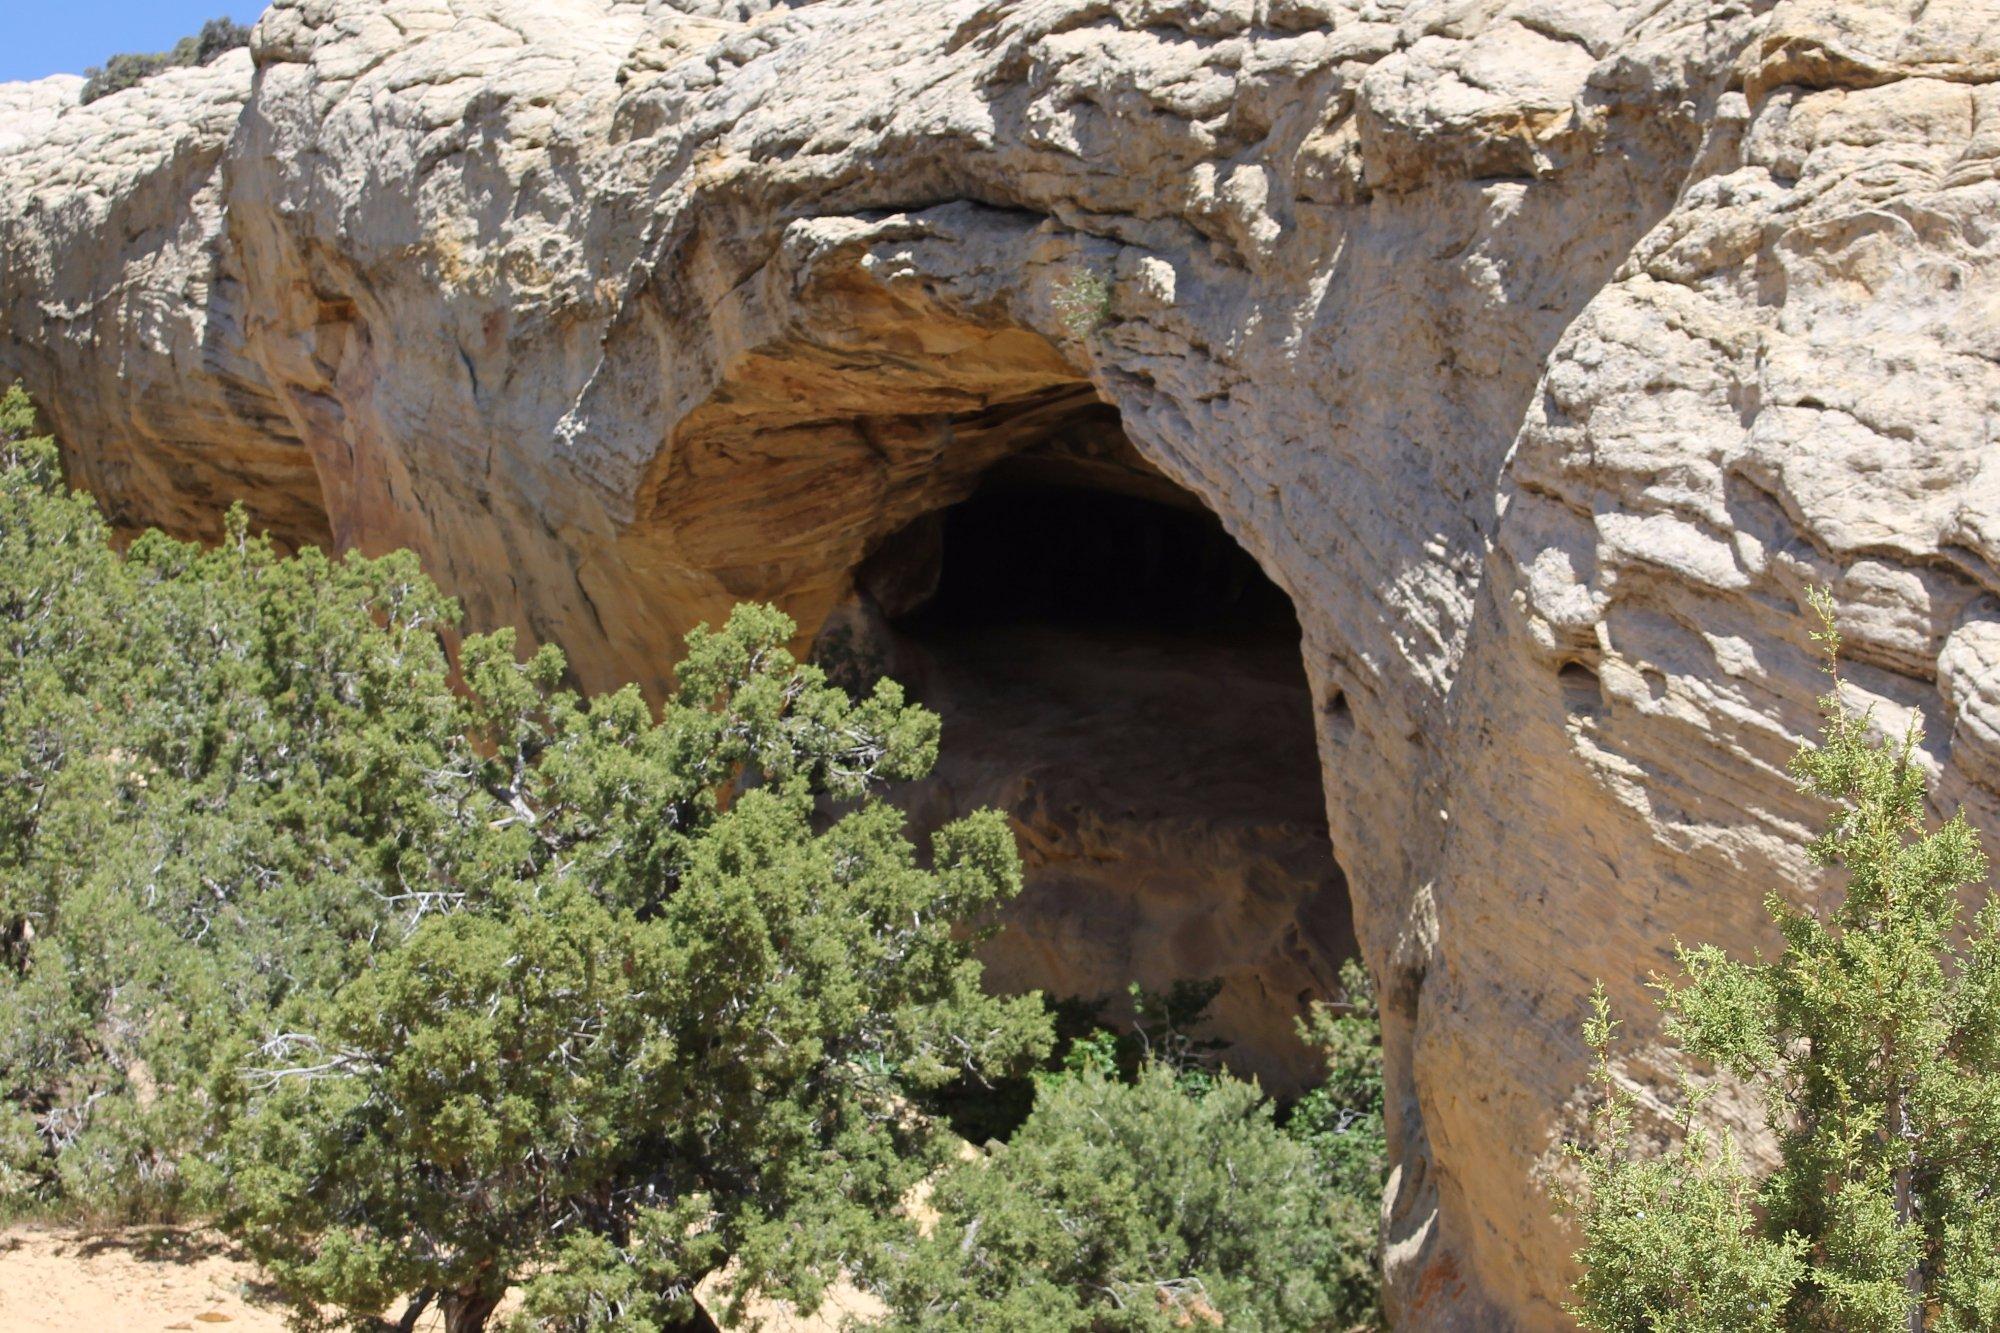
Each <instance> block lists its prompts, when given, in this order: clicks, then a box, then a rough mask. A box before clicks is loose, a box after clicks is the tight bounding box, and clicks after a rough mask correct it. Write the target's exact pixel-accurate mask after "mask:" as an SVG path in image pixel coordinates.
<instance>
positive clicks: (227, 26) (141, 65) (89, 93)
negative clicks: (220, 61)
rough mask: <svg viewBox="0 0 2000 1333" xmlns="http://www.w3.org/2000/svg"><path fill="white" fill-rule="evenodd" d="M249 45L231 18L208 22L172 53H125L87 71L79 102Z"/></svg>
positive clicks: (242, 29) (247, 34) (247, 36)
mask: <svg viewBox="0 0 2000 1333" xmlns="http://www.w3.org/2000/svg"><path fill="white" fill-rule="evenodd" d="M248 45H250V29H248V28H246V27H245V26H243V25H242V24H241V23H238V22H236V21H235V20H234V19H230V18H219V19H210V20H209V21H208V22H206V23H204V24H202V25H201V31H200V32H198V33H196V34H195V35H194V36H192V37H183V38H181V39H180V40H179V41H178V42H176V43H174V48H173V50H171V51H154V52H150V53H144V54H140V53H132V52H125V53H121V54H119V55H115V56H112V57H111V58H110V59H109V60H107V61H105V62H104V63H103V64H102V65H93V66H92V67H91V68H90V69H89V70H87V71H86V78H85V80H84V84H83V94H82V98H81V100H82V102H83V103H84V104H85V105H88V104H89V103H91V102H95V101H96V100H97V99H98V98H100V97H109V96H110V95H111V94H112V93H116V92H123V91H124V90H125V89H127V88H131V87H134V86H136V85H137V84H140V83H143V82H145V81H146V80H147V79H150V78H152V77H153V76H154V75H155V74H159V73H163V72H164V71H166V70H170V69H185V68H187V67H188V66H190V65H206V64H209V63H211V62H212V61H214V60H215V59H216V58H217V57H218V56H221V55H222V54H223V53H224V52H227V51H233V50H235V49H236V48H237V47H239V46H248Z"/></svg>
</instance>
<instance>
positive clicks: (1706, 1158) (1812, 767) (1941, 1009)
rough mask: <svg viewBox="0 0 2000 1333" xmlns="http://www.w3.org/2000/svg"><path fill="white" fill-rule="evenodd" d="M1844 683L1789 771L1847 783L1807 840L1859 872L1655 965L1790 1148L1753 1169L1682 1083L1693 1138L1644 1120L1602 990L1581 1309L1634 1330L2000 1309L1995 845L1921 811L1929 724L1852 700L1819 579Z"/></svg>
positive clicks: (1574, 1196)
mask: <svg viewBox="0 0 2000 1333" xmlns="http://www.w3.org/2000/svg"><path fill="white" fill-rule="evenodd" d="M1814 606H1815V609H1816V610H1817V611H1818V612H1819V614H1820V616H1821V618H1822V622H1823V628H1822V630H1821V631H1820V632H1819V633H1817V634H1816V635H1815V636H1814V637H1815V638H1817V639H1818V640H1820V642H1821V643H1822V644H1823V645H1824V647H1825V649H1826V654H1827V671H1828V673H1829V674H1830V675H1831V676H1833V678H1834V687H1833V688H1832V689H1831V690H1829V692H1828V693H1827V695H1826V697H1825V698H1824V699H1823V700H1822V709H1823V713H1824V718H1825V721H1824V724H1823V727H1822V729H1821V733H1820V743H1819V744H1818V745H1817V746H1812V745H1808V746H1805V747H1803V748H1802V749H1801V750H1800V752H1799V754H1798V755H1797V757H1796V758H1795V759H1794V760H1793V764H1792V768H1793V772H1794V773H1795V774H1796V775H1797V777H1798V779H1799V781H1800V783H1801V785H1802V786H1803V787H1804V788H1805V789H1806V790H1807V791H1809V792H1811V793H1813V794H1814V795H1817V796H1820V797H1823V798H1826V799H1828V800H1830V801H1834V802H1837V803H1838V808H1837V809H1836V810H1835V812H1834V813H1833V815H1832V816H1831V817H1830V818H1829V819H1828V821H1827V825H1826V829H1825V831H1824V832H1823V833H1822V834H1821V835H1820V837H1819V838H1818V839H1817V840H1816V841H1815V842H1814V843H1813V844H1812V854H1813V856H1814V858H1815V859H1816V860H1817V861H1819V862H1820V863H1821V864H1823V865H1828V866H1840V867H1843V868H1844V869H1845V870H1846V892H1845V894H1844V896H1843V898H1842V900H1841V901H1840V903H1839V905H1838V906H1837V907H1835V908H1834V909H1833V910H1831V911H1829V912H1827V913H1825V914H1824V915H1823V916H1822V915H1814V914H1809V913H1807V912H1803V911H1800V910H1798V909H1796V908H1793V907H1791V906H1790V905H1788V904H1787V903H1785V902H1784V901H1783V900H1782V899H1781V898H1779V897H1778V896H1777V895H1775V894H1773V895H1772V896H1771V897H1770V898H1769V899H1768V900H1767V903H1766V905H1767V907H1768V909H1769V910H1770V912H1771V914H1772V916H1773V917H1774V918H1775V919H1776V921H1777V925H1778V929H1779V932H1780V933H1781V934H1782V935H1783V937H1784V940H1785V949H1784V953H1783V954H1782V956H1780V957H1779V958H1778V959H1776V960H1775V961H1772V962H1764V961H1761V960H1760V961H1758V962H1753V963H1744V962H1739V961H1737V960H1734V959H1731V958H1729V957H1728V956H1726V955H1725V954H1723V953H1722V951H1721V950H1719V949H1716V948H1714V947H1713V946H1703V947H1700V948H1682V949H1681V950H1680V951H1679V953H1680V961H1681V966H1682V968H1683V972H1684V975H1683V978H1682V980H1681V981H1680V983H1679V984H1673V983H1662V985H1661V987H1660V990H1661V995H1662V1002H1663V1005H1664V1007H1665V1009H1666V1014H1667V1032H1668V1034H1669V1035H1670V1036H1671V1037H1673V1038H1675V1039H1677V1040H1678V1041H1679V1043H1680V1044H1681V1046H1682V1047H1683V1048H1684V1049H1685V1050H1686V1051H1687V1053H1688V1054H1689V1055H1691V1056H1693V1057H1694V1058H1696V1059H1697V1060H1701V1061H1707V1062H1711V1063H1713V1064H1714V1065H1716V1066H1718V1067H1720V1068H1721V1069H1723V1070H1725V1071H1727V1072H1728V1073H1730V1074H1732V1075H1734V1076H1735V1077H1737V1078H1739V1079H1743V1080H1747V1081H1749V1082H1750V1083H1751V1084H1752V1085H1753V1086H1756V1087H1758V1088H1759V1089H1761V1090H1762V1092H1763V1093H1764V1096H1765V1099H1766V1103H1767V1109H1768V1113H1769V1118H1770V1125H1771V1129H1772V1131H1773V1133H1774V1134H1775V1136H1776V1139H1777V1143H1778V1149H1779V1153H1780V1162H1779V1165H1778V1167H1777V1169H1776V1171H1775V1172H1773V1173H1772V1174H1771V1175H1770V1176H1769V1177H1768V1178H1767V1179H1765V1180H1762V1181H1761V1182H1760V1181H1759V1180H1758V1179H1757V1178H1756V1177H1755V1176H1754V1175H1752V1174H1751V1172H1750V1170H1749V1168H1748V1167H1747V1166H1746V1164H1745V1163H1744V1161H1743V1159H1742V1157H1741V1155H1740V1154H1739V1152H1738V1151H1737V1148H1736V1145H1735V1144H1734V1142H1733V1141H1731V1140H1730V1139H1729V1138H1728V1137H1727V1136H1722V1137H1721V1138H1719V1139H1718V1138H1716V1137H1714V1136H1712V1135H1710V1134H1707V1133H1705V1132H1704V1131H1702V1130H1701V1129H1700V1127H1699V1126H1698V1124H1697V1115H1698V1112H1699V1109H1700V1107H1701V1105H1702V1103H1703V1100H1704V1097H1703V1092H1702V1090H1701V1089H1700V1088H1698V1087H1697V1086H1695V1085H1694V1084H1693V1083H1692V1082H1691V1081H1690V1082H1686V1083H1684V1086H1683V1088H1682V1099H1681V1110H1680V1123H1679V1126H1678V1129H1679V1131H1680V1132H1679V1142H1678V1145H1677V1146H1676V1147H1674V1148H1673V1149H1671V1150H1670V1151H1668V1152H1667V1153H1666V1154H1665V1155H1662V1156H1654V1155H1650V1154H1647V1153H1644V1152H1642V1151H1640V1150H1639V1149H1638V1148H1637V1146H1636V1145H1635V1142H1634V1137H1635V1136H1634V1130H1633V1121H1634V1117H1635V1113H1636V1111H1637V1109H1638V1102H1637V1098H1636V1096H1635V1094H1633V1093H1631V1092H1630V1091H1628V1090H1627V1089H1626V1088H1625V1087H1624V1086H1623V1085H1622V1084H1621V1083H1620V1082H1619V1081H1618V1080H1617V1079H1616V1077H1615V1076H1614V1074H1613V1072H1612V1069H1611V1064H1610V1048H1611V1043H1612V1038H1613V1032H1614V1027H1615V1024H1614V1022H1613V1020H1612V1018H1611V1015H1610V1011H1609V1007H1608V1006H1607V1005H1606V1004H1605V1002H1604V999H1603V996H1602V993H1601V992H1600V994H1599V996H1598V998H1597V1002H1596V1007H1595V1012H1594V1014H1593V1016H1592V1018H1591V1020H1590V1022H1589V1024H1588V1026H1587V1028H1586V1036H1587V1037H1588V1040H1589V1042H1590V1044H1591V1046H1592V1047H1593V1048H1594V1049H1595V1050H1596V1051H1597V1053H1598V1064H1597V1070H1596V1086H1597V1089H1598V1093H1599V1097H1598V1100H1597V1103H1596V1110H1595V1113H1594V1115H1593V1122H1592V1125H1591V1130H1592V1133H1591V1135H1590V1140H1589V1142H1588V1143H1586V1144H1579V1145H1573V1146H1572V1147H1571V1149H1570V1153H1571V1156H1572V1158H1573V1160H1574V1161H1575V1163H1576V1165H1577V1168H1578V1170H1579V1175H1580V1181H1579V1183H1578V1186H1577V1188H1575V1189H1574V1190H1572V1191H1570V1192H1568V1193H1566V1194H1565V1195H1564V1196H1563V1202H1564V1203H1565V1204H1566V1206H1567V1208H1568V1209H1569V1211H1570V1212H1571V1213H1572V1214H1573V1216H1574V1217H1575V1219H1576V1221H1577V1223H1578V1225H1579V1226H1580V1228H1581V1230H1582V1233H1583V1248H1582V1249H1581V1250H1580V1251H1579V1253H1578V1255H1577V1259H1578V1262H1579V1263H1580V1264H1581V1266H1582V1269H1583V1275H1582V1277H1581V1279H1580V1281H1579V1282H1578V1284H1577V1289H1576V1305H1575V1313H1576V1315H1577V1317H1578V1319H1579V1320H1580V1321H1581V1322H1582V1323H1583V1325H1584V1326H1585V1327H1587V1328H1592V1329H1602V1330H1617V1331H1620V1333H1627V1331H1629V1333H1641V1331H1655V1333H1668V1331H1673V1333H1697V1331H1700V1333H1707V1331H1709V1330H1723V1329H1730V1330H1735V1329H1744V1330H1760V1329H1762V1330H1773V1331H1775V1330H1785V1329H1801V1330H1804V1329H1812V1330H1878V1329H1880V1330H1888V1329H1894V1330H1926V1329H1928V1330H1933V1331H1934V1333H1972V1330H1975V1329H1985V1330H1990V1329H1994V1328H2000V1190H1996V1189H1995V1184H1994V1176H1995V1168H1996V1166H2000V903H1996V902H1995V901H1994V900H1993V899H1991V898H1990V897H1989V898H1988V899H1987V901H1986V902H1985V905H1984V907H1983V908H1982V909H1981V910H1980V911H1978V912H1977V913H1976V914H1975V915H1974V916H1973V918H1972V919H1971V920H1970V921H1966V920H1965V919H1964V918H1963V915H1962V912H1961V908H1960V893H1961V891H1962V890H1963V889H1964V888H1965V887H1966V886H1968V885H1972V884H1975V883H1977V882H1979V881H1980V880H1981V879H1983V878H1984V876H1985V873H1986V859H1985V857H1984V855H1983V854H1982V853H1981V851H1980V848H1979V838H1978V835H1977V833H1976V832H1975V831H1974V830H1973V828H1972V827H1971V826H1970V825H1969V824H1967V823H1966V821H1965V818H1964V816H1963V814H1959V815H1955V816H1953V817H1952V818H1951V819H1950V820H1949V821H1948V822H1946V823H1945V824H1943V825H1942V826H1941V827H1938V828H1934V829H1929V830H1927V829H1926V823H1925V807H1926V792H1925V784H1924V775H1923V770H1922V768H1921V767H1920V766H1919V764H1918V762H1917V759H1916V742H1917V739H1918V736H1917V733H1916V731H1915V730H1914V728H1913V729H1912V730H1911V731H1910V732H1909V733H1908V734H1907V735H1905V736H1904V737H1903V739H1902V740H1901V741H1900V742H1885V743H1878V742H1876V741H1874V740H1872V739H1871V738H1870V720H1869V718H1867V717H1866V716H1859V717H1857V716H1855V715H1854V714H1852V713H1850V712H1849V711H1848V710H1847V708H1846V706H1845V705H1844V704H1843V703H1842V701H1841V698H1840V692H1839V679H1838V662H1837V653H1838V649H1839V636H1838V635H1837V633H1836V632H1835V630H1834V625H1833V614H1832V604H1831V600H1830V598H1828V597H1827V595H1826V594H1824V593H1818V594H1815V596H1814Z"/></svg>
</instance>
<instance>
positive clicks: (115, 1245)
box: [0, 1227, 285, 1333]
mask: <svg viewBox="0 0 2000 1333" xmlns="http://www.w3.org/2000/svg"><path fill="white" fill-rule="evenodd" d="M284 1327H285V1321H284V1318H283V1316H282V1315H281V1314H280V1313H279V1310H278V1307H277V1306H276V1305H275V1304H273V1303H271V1302H270V1301H269V1300H268V1299H265V1298H261V1297H260V1295H259V1286H258V1278H257V1270H256V1269H255V1268H253V1267H252V1266H251V1265H250V1264H248V1263H246V1262H244V1261H243V1260H241V1259H236V1258H232V1257H230V1254H229V1251H228V1248H227V1246H226V1244H225V1243H224V1242H222V1241H221V1240H219V1239H218V1238H217V1237H215V1236H213V1235H210V1234H206V1233H203V1232H200V1231H183V1230H175V1229H163V1230H134V1231H115V1232H93V1231H78V1230H72V1229H67V1228H46V1229H45V1228H40V1227H10V1228H7V1229H6V1230H4V1231H0V1333H155V1330H160V1329H193V1330H203V1329H214V1330H218V1331H220V1330H227V1331H228V1333H281V1330H283V1329H284Z"/></svg>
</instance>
